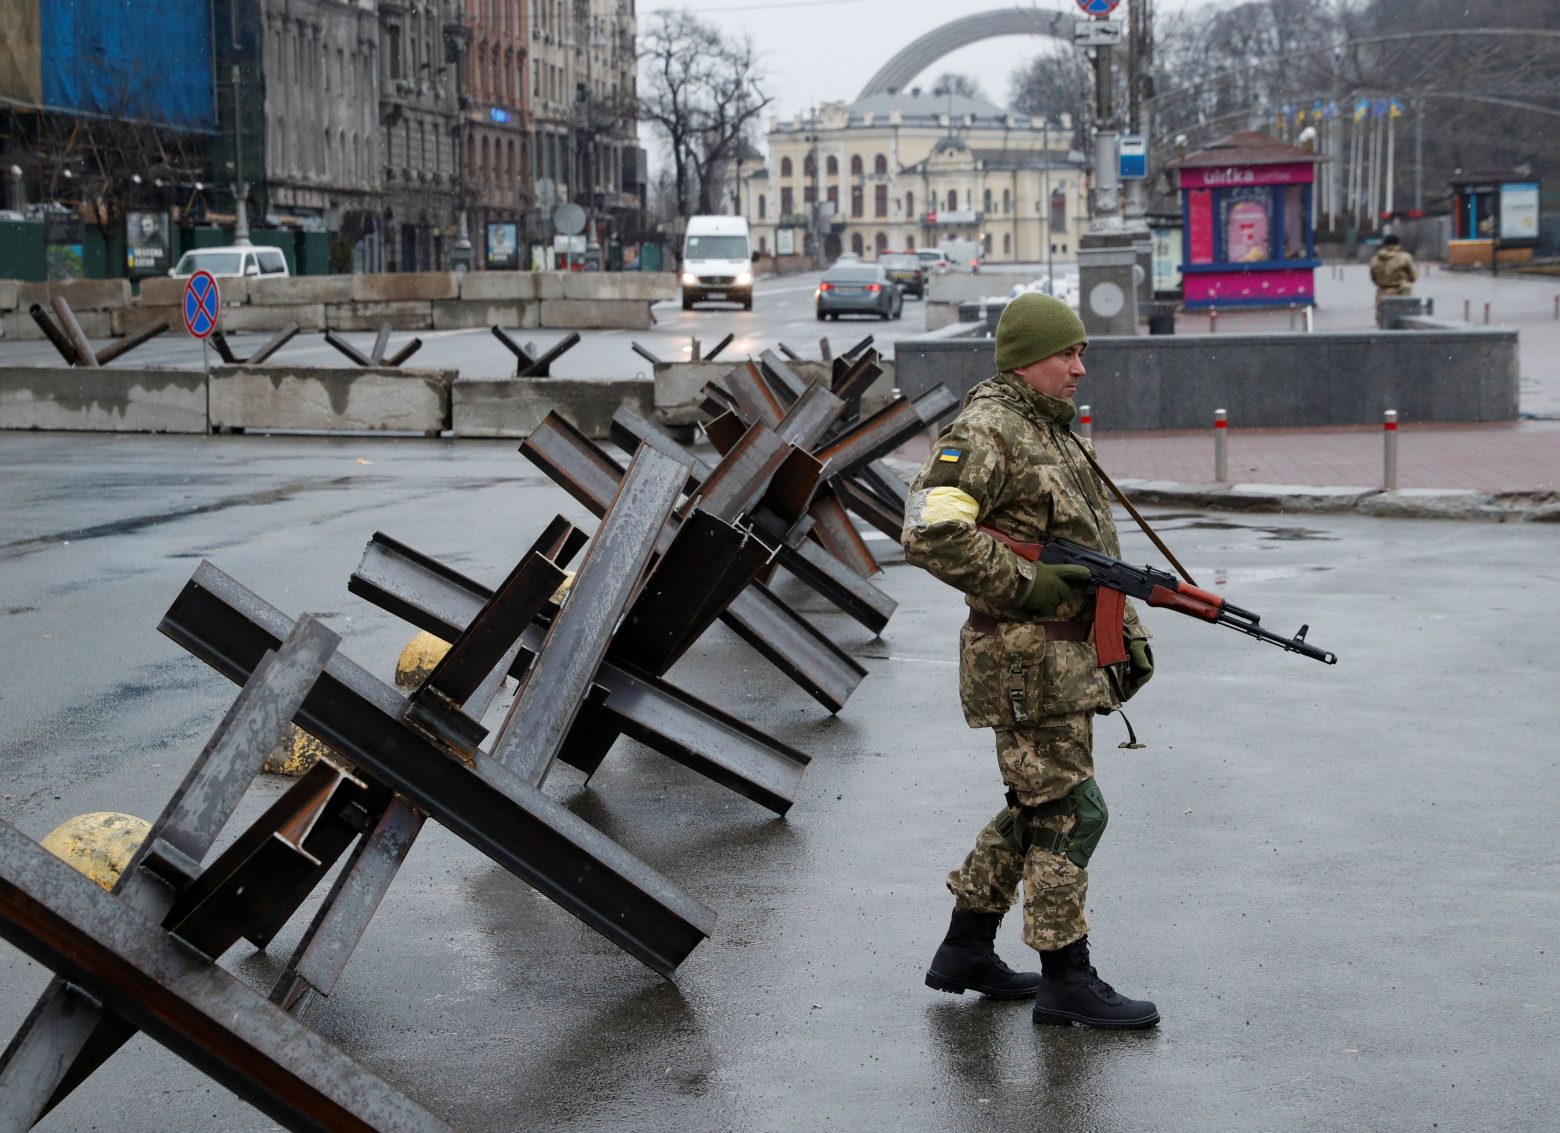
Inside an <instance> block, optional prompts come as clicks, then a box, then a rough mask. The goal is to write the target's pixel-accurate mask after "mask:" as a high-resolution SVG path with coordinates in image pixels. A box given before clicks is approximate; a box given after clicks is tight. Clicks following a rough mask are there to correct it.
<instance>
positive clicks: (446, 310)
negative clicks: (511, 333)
mask: <svg viewBox="0 0 1560 1133" xmlns="http://www.w3.org/2000/svg"><path fill="white" fill-rule="evenodd" d="M526 306H535V304H534V303H531V304H526V303H520V302H509V303H495V302H472V301H470V300H463V299H451V300H446V301H444V302H439V303H434V304H433V329H434V330H476V329H478V328H481V327H490V326H494V325H495V324H496V325H498V326H501V327H505V328H508V327H515V326H519V325H520V319H521V314H520V311H521V308H523V307H526Z"/></svg>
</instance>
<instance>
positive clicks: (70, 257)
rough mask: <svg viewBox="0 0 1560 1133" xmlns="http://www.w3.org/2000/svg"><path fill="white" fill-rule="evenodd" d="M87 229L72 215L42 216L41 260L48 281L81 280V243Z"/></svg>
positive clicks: (82, 267)
mask: <svg viewBox="0 0 1560 1133" xmlns="http://www.w3.org/2000/svg"><path fill="white" fill-rule="evenodd" d="M85 233H86V226H85V225H83V224H82V223H81V217H79V216H77V215H76V214H75V213H55V212H49V213H45V214H44V216H43V259H44V264H45V265H46V271H45V275H46V278H48V279H80V278H81V277H82V276H83V275H84V274H85V266H84V264H83V262H82V242H83V240H84V239H85Z"/></svg>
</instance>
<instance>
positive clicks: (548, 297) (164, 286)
mask: <svg viewBox="0 0 1560 1133" xmlns="http://www.w3.org/2000/svg"><path fill="white" fill-rule="evenodd" d="M184 284H185V281H184V280H182V279H168V278H165V277H161V278H155V279H147V280H143V281H142V283H141V284H140V294H139V296H137V297H134V298H132V296H131V294H130V283H129V281H128V280H123V279H81V280H65V281H60V282H56V283H23V282H20V281H18V280H7V279H0V336H3V337H6V338H15V339H26V340H39V339H42V338H43V332H42V331H41V330H39V329H38V326H37V324H36V323H34V322H33V320H32V319H31V318H30V317H28V314H27V309H28V307H29V306H31V305H32V304H33V303H39V304H41V305H42V306H44V307H45V308H47V307H48V305H49V298H50V297H51V296H52V295H55V294H59V295H63V296H65V298H66V300H67V301H68V302H69V303H70V305H71V309H72V310H73V311H75V312H76V318H77V320H78V321H79V322H80V323H81V326H82V329H83V330H84V331H86V333H87V336H88V337H89V338H109V337H112V336H113V335H121V334H127V333H129V332H130V331H132V330H134V329H136V328H138V327H141V326H144V325H145V324H146V323H147V322H150V321H152V320H154V319H159V318H161V319H168V320H169V321H170V322H171V323H172V325H173V326H175V327H178V326H179V325H180V317H181V316H180V304H181V303H182V301H183V296H184ZM218 286H219V287H220V288H221V291H222V308H223V311H222V328H223V329H224V330H227V331H232V332H235V333H237V332H239V331H272V330H280V329H282V327H284V326H286V325H287V324H288V323H297V324H298V326H299V328H300V329H302V330H312V331H321V330H378V329H379V326H380V324H381V323H384V322H388V323H389V324H390V326H391V327H392V329H395V330H413V331H415V330H465V329H478V328H481V327H485V326H492V325H493V324H495V323H497V324H499V325H501V326H504V327H508V328H515V329H533V328H538V327H552V328H556V329H560V330H646V329H648V328H649V327H650V326H651V325H652V323H653V320H652V318H651V315H650V306H651V304H653V303H657V302H660V301H661V300H664V299H675V298H677V296H678V294H679V292H678V287H677V276H676V275H675V274H674V273H672V272H557V271H551V272H498V271H493V272H467V273H461V274H457V273H455V272H400V273H388V274H380V275H324V276H289V277H287V278H276V277H266V278H258V279H222V280H219V281H218Z"/></svg>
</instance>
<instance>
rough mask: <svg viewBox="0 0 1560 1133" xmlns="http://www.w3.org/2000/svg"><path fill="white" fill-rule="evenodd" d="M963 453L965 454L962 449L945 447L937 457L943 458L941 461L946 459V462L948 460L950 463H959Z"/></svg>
mask: <svg viewBox="0 0 1560 1133" xmlns="http://www.w3.org/2000/svg"><path fill="white" fill-rule="evenodd" d="M963 455H964V453H963V451H962V450H960V449H956V448H945V449H943V450H942V451H941V452H939V453H938V454H937V459H938V460H941V461H944V462H946V463H948V464H957V463H959V458H960V457H962V456H963Z"/></svg>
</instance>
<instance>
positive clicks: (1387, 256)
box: [1370, 233, 1419, 325]
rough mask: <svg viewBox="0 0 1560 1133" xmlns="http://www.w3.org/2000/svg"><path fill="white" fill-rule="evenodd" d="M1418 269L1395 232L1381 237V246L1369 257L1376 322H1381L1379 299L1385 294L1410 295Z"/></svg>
mask: <svg viewBox="0 0 1560 1133" xmlns="http://www.w3.org/2000/svg"><path fill="white" fill-rule="evenodd" d="M1418 278H1419V271H1418V269H1417V268H1415V266H1414V257H1413V256H1412V255H1410V254H1409V252H1408V250H1407V249H1406V248H1404V247H1403V241H1401V240H1399V239H1398V237H1397V235H1396V234H1395V233H1389V234H1388V235H1386V236H1383V237H1382V238H1381V248H1380V249H1379V250H1378V251H1377V252H1376V254H1375V255H1374V256H1372V257H1371V259H1370V281H1371V282H1372V283H1374V284H1375V285H1376V322H1377V324H1378V325H1379V324H1380V322H1381V300H1382V297H1383V296H1385V295H1412V294H1413V293H1414V281H1415V280H1416V279H1418Z"/></svg>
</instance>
